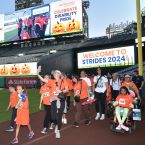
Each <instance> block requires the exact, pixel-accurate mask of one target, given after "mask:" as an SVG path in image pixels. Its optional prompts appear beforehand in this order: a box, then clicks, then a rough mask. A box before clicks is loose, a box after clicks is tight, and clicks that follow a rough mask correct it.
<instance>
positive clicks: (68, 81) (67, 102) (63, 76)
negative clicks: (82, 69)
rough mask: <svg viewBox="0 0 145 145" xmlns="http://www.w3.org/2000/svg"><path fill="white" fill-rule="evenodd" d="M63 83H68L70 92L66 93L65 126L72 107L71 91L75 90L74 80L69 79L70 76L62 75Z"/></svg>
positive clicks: (63, 121)
mask: <svg viewBox="0 0 145 145" xmlns="http://www.w3.org/2000/svg"><path fill="white" fill-rule="evenodd" d="M61 78H62V79H63V81H65V82H66V83H67V86H68V92H67V93H66V96H67V97H66V100H65V108H64V114H63V116H62V123H63V124H67V118H66V114H67V111H68V110H69V107H70V96H71V91H72V89H73V86H72V80H71V79H69V78H68V76H67V75H66V74H62V77H61Z"/></svg>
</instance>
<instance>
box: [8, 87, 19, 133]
mask: <svg viewBox="0 0 145 145" xmlns="http://www.w3.org/2000/svg"><path fill="white" fill-rule="evenodd" d="M9 91H10V93H11V94H10V102H9V105H8V108H7V111H8V110H9V109H10V108H11V109H12V117H11V122H10V125H9V127H8V128H7V129H6V131H8V132H10V131H14V125H15V118H16V115H17V109H15V107H16V105H17V102H18V93H17V92H16V89H15V87H14V86H12V85H11V86H9Z"/></svg>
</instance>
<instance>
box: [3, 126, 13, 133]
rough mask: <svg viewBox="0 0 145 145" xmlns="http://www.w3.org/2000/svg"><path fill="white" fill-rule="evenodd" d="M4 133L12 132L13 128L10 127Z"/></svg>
mask: <svg viewBox="0 0 145 145" xmlns="http://www.w3.org/2000/svg"><path fill="white" fill-rule="evenodd" d="M5 131H7V132H13V131H14V128H13V127H12V126H9V127H8V128H7V129H6V130H5Z"/></svg>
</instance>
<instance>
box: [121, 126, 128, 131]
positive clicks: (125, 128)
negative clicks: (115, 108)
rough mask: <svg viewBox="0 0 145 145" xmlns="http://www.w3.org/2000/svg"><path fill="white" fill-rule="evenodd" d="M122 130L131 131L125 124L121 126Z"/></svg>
mask: <svg viewBox="0 0 145 145" xmlns="http://www.w3.org/2000/svg"><path fill="white" fill-rule="evenodd" d="M121 128H122V129H124V130H125V131H129V128H128V127H127V126H125V125H123V124H121Z"/></svg>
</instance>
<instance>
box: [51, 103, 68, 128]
mask: <svg viewBox="0 0 145 145" xmlns="http://www.w3.org/2000/svg"><path fill="white" fill-rule="evenodd" d="M64 108H65V101H61V105H60V108H59V109H57V106H56V101H53V102H52V103H51V117H52V122H53V123H54V124H55V125H58V130H60V129H61V126H62V115H63V112H64Z"/></svg>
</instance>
